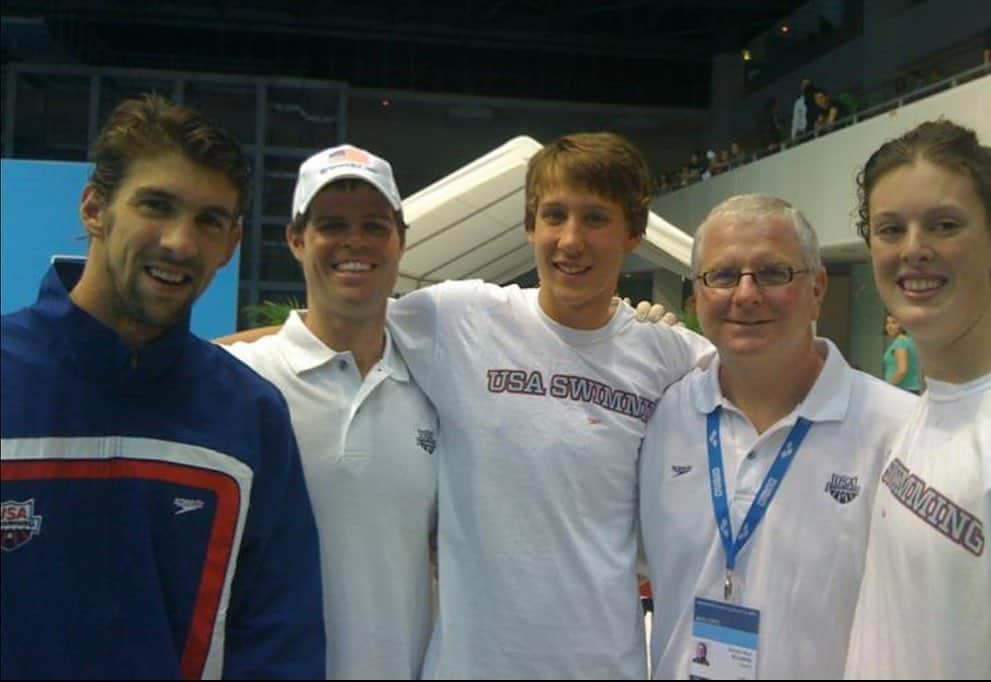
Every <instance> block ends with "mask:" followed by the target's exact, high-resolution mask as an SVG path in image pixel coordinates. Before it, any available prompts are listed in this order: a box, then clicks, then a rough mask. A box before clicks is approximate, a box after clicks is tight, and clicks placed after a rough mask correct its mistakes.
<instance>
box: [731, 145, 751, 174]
mask: <svg viewBox="0 0 991 682" xmlns="http://www.w3.org/2000/svg"><path fill="white" fill-rule="evenodd" d="M747 161H748V159H747V153H746V152H745V151H743V147H741V146H740V143H739V142H735V141H734V142H730V143H729V162H730V167H731V168H736V167H738V166H742V165H743V164H745V163H746V162H747Z"/></svg>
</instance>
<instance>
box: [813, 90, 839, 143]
mask: <svg viewBox="0 0 991 682" xmlns="http://www.w3.org/2000/svg"><path fill="white" fill-rule="evenodd" d="M813 98H814V99H815V112H816V122H815V129H816V132H819V133H827V132H829V131H830V130H831V129H832V128H833V125H834V124H835V123H836V121H837V119H839V118H841V116H840V107H839V105H838V104H836V103H835V102H833V99H832V97H830V95H829V92H828V91H827V90H825V89H824V88H818V89H817V90H816V91H815V94H814V95H813Z"/></svg>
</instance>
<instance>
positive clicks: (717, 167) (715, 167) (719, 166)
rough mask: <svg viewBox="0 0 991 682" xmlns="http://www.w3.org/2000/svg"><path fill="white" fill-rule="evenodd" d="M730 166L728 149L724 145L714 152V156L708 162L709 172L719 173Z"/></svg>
mask: <svg viewBox="0 0 991 682" xmlns="http://www.w3.org/2000/svg"><path fill="white" fill-rule="evenodd" d="M730 168H731V164H730V160H729V150H728V149H726V148H725V147H724V148H722V149H720V150H719V151H718V152H716V158H714V159H713V160H712V161H711V162H710V163H709V173H711V174H712V175H719V174H720V173H725V172H726V171H728V170H729V169H730Z"/></svg>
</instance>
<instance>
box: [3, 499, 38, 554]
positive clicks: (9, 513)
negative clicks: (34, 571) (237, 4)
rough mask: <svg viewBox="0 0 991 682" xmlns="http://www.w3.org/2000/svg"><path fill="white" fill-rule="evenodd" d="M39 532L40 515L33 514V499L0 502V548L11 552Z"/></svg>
mask: <svg viewBox="0 0 991 682" xmlns="http://www.w3.org/2000/svg"><path fill="white" fill-rule="evenodd" d="M40 532H41V517H40V516H35V513H34V499H33V498H32V499H30V500H26V501H24V502H18V501H16V500H7V501H5V502H0V549H3V551H5V552H11V551H13V550H15V549H17V548H18V547H20V546H21V545H23V544H24V543H26V542H27V541H28V540H30V539H31V538H33V537H34V536H35V535H38V534H39V533H40Z"/></svg>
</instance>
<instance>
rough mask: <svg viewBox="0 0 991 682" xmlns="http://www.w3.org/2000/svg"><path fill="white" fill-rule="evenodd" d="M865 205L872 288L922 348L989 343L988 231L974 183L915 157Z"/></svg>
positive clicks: (990, 282) (881, 183)
mask: <svg viewBox="0 0 991 682" xmlns="http://www.w3.org/2000/svg"><path fill="white" fill-rule="evenodd" d="M868 209H869V230H870V252H871V260H872V262H873V265H874V279H875V282H876V284H877V288H878V292H879V293H880V295H881V299H882V300H883V301H884V304H885V306H886V307H887V308H888V310H890V311H891V313H892V314H893V315H894V316H895V317H897V318H898V320H900V321H901V323H902V326H903V327H904V328H905V329H906V331H908V332H909V333H910V334H911V335H912V338H913V340H914V341H915V342H916V344H917V345H918V346H919V348H920V350H925V351H927V352H932V351H937V352H938V351H940V350H943V349H947V350H949V349H952V348H953V347H954V345H955V344H957V343H958V342H963V344H964V345H963V347H969V346H970V345H971V344H970V343H969V342H968V339H975V338H976V339H987V340H988V341H989V342H991V231H989V225H988V215H987V213H986V211H985V207H984V205H983V204H982V202H981V199H980V197H979V196H978V194H977V191H976V189H975V187H974V181H973V180H972V179H971V178H970V177H968V176H966V175H963V174H961V173H958V172H954V171H952V170H948V169H947V168H944V167H942V166H938V165H935V164H933V163H930V162H929V161H925V160H918V161H916V162H914V163H911V164H905V165H901V166H898V167H896V168H894V169H893V170H891V171H889V172H888V173H887V174H885V175H883V176H882V177H881V178H880V179H879V180H878V181H877V183H876V184H875V186H874V188H873V191H872V192H871V194H870V196H869V198H868ZM974 345H975V346H977V347H979V346H982V345H984V343H983V341H982V342H980V343H977V344H974Z"/></svg>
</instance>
